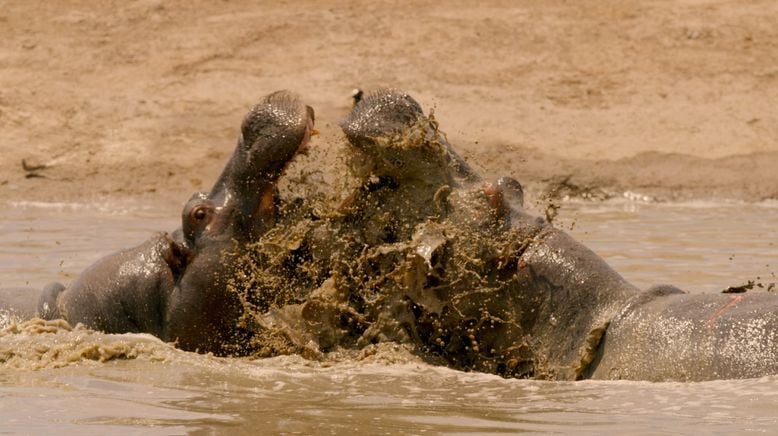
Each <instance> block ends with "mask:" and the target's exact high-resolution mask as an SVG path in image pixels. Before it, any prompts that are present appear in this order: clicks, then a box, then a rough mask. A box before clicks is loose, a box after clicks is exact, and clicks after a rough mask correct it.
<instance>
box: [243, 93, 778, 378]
mask: <svg viewBox="0 0 778 436" xmlns="http://www.w3.org/2000/svg"><path fill="white" fill-rule="evenodd" d="M342 128H343V131H344V134H345V136H346V139H347V141H348V146H349V147H350V153H351V162H350V165H351V171H352V173H353V174H355V175H356V177H357V178H359V179H360V180H361V181H362V182H361V184H360V185H359V186H358V187H357V188H356V189H355V190H354V192H352V193H351V194H350V195H347V196H346V197H345V199H344V201H343V202H342V204H340V205H338V206H337V207H336V208H334V210H333V211H332V212H331V213H329V215H327V216H318V217H313V218H311V216H312V215H314V213H313V212H311V213H308V214H301V215H303V216H307V218H305V219H304V220H300V219H295V220H292V221H294V222H293V223H290V222H287V223H284V222H281V223H280V228H281V229H284V231H277V232H276V231H271V232H269V233H267V234H265V235H264V236H263V238H264V241H263V243H264V245H261V246H259V247H258V248H257V249H258V250H262V249H266V247H279V246H282V245H283V241H287V240H288V239H289V238H290V236H289V232H290V231H298V232H299V233H298V234H296V235H295V236H294V239H295V240H296V241H298V242H296V243H295V244H293V245H292V246H291V247H290V248H289V249H288V251H287V253H286V255H285V256H284V255H283V253H282V254H278V253H276V256H277V257H280V258H283V259H284V260H283V262H285V264H286V265H287V268H286V270H285V271H286V272H284V271H281V270H279V269H273V270H272V273H273V274H286V276H285V277H284V278H283V280H281V281H282V282H287V283H290V284H291V286H294V287H295V288H296V289H298V293H300V292H299V288H301V287H302V288H305V287H307V289H306V290H305V291H304V292H302V293H301V294H302V295H303V297H302V298H298V299H297V300H295V299H290V300H287V301H285V302H284V303H283V304H281V305H278V306H276V307H271V308H269V309H266V308H263V310H261V311H259V313H256V314H254V323H255V326H259V327H260V328H261V330H262V331H263V335H262V340H263V341H267V342H270V343H272V346H271V347H269V349H265V354H274V353H285V352H289V353H302V354H307V355H313V356H316V355H317V353H322V352H327V351H332V350H336V349H344V348H345V349H350V348H351V349H361V348H364V347H368V346H370V345H371V344H375V343H379V342H398V343H406V344H410V345H412V346H413V347H415V348H414V349H415V350H416V351H417V352H418V353H419V354H420V355H422V356H423V357H425V358H427V359H429V360H430V361H431V362H437V363H441V364H445V365H448V366H450V367H453V368H457V369H462V370H475V371H483V372H489V373H494V374H498V375H501V376H505V377H518V378H535V379H547V380H581V379H589V378H591V379H632V380H683V381H699V380H710V379H721V378H743V377H756V376H761V375H767V374H776V373H778V359H777V358H776V357H778V342H776V339H778V338H776V332H778V319H777V318H778V315H776V314H777V313H778V310H777V309H778V296H776V295H774V294H771V293H766V292H763V293H757V292H755V293H749V294H741V295H737V296H731V295H729V294H710V295H709V294H704V295H690V294H686V293H684V292H683V291H681V290H679V289H677V288H675V287H673V286H669V285H659V286H655V287H653V288H651V289H648V290H646V291H641V290H640V289H637V288H636V287H635V286H633V285H631V284H630V283H628V282H627V281H626V280H625V279H624V278H623V277H621V276H620V275H619V274H618V273H617V272H616V271H614V270H613V269H612V268H611V267H610V266H608V265H607V264H606V263H605V262H604V261H603V260H602V259H601V258H600V257H598V256H597V255H596V254H595V253H594V252H592V251H591V250H589V249H588V248H586V247H585V246H583V245H582V244H580V243H578V242H577V241H575V240H574V239H573V238H571V237H570V236H569V235H568V234H566V233H565V232H564V231H562V230H560V229H558V228H556V227H554V226H553V225H551V223H549V222H547V221H546V220H545V219H542V218H538V217H534V216H532V215H531V214H529V213H527V212H526V211H525V210H524V208H523V189H522V187H521V184H520V183H519V182H517V181H516V180H515V179H513V178H510V177H503V178H499V179H497V180H483V179H482V178H481V177H479V176H478V175H477V174H475V173H474V172H473V170H472V169H471V168H470V167H468V166H467V165H466V164H465V163H464V161H463V160H462V159H461V158H460V157H459V156H458V155H457V154H456V153H454V151H453V150H452V147H451V145H450V144H449V143H448V141H447V139H446V137H445V135H444V134H443V133H442V132H441V131H440V130H439V129H438V124H437V122H436V121H435V120H434V118H433V117H428V116H425V115H424V113H423V111H422V109H421V107H420V106H419V104H418V103H417V102H416V101H415V100H414V99H413V98H412V97H410V96H409V95H408V94H406V93H404V92H401V91H397V90H380V91H377V92H374V93H372V94H366V95H363V97H362V99H360V100H359V101H358V102H357V103H356V105H355V106H354V108H353V110H352V112H351V113H350V115H349V116H348V117H347V118H346V120H345V121H344V122H343V123H342ZM301 222H302V223H303V225H302V226H301V225H300V223H301ZM301 227H302V230H299V229H300V228H301ZM274 230H275V229H274ZM290 264H291V267H289V265H290ZM252 267H253V269H254V270H262V268H266V266H265V265H261V264H254V265H253V266H252ZM269 270H270V269H266V270H265V271H269ZM306 275H308V277H307V279H301V278H300V277H301V276H306ZM267 292H280V290H279V289H278V288H275V289H271V290H268V291H267Z"/></svg>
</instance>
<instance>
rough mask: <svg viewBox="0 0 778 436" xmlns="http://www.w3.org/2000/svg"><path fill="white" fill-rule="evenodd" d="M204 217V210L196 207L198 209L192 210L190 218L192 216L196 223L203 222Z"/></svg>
mask: <svg viewBox="0 0 778 436" xmlns="http://www.w3.org/2000/svg"><path fill="white" fill-rule="evenodd" d="M206 215H207V213H206V211H205V208H202V207H198V208H197V209H195V210H194V212H193V213H192V216H193V217H194V219H196V220H197V221H202V220H204V219H205V216H206Z"/></svg>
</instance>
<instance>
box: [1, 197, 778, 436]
mask: <svg viewBox="0 0 778 436" xmlns="http://www.w3.org/2000/svg"><path fill="white" fill-rule="evenodd" d="M5 206H6V207H5V209H4V217H3V219H2V221H0V288H8V287H20V286H22V287H30V288H35V289H39V288H40V287H41V286H43V285H44V284H45V283H47V282H49V281H53V280H59V281H63V282H68V281H69V280H72V279H73V277H74V276H75V275H76V274H78V273H79V272H80V271H81V270H83V269H84V268H85V267H86V266H88V265H89V264H91V263H92V262H93V261H95V260H96V259H98V258H99V257H100V256H102V255H104V254H107V253H109V252H111V251H115V250H117V249H120V248H125V247H129V246H132V245H135V244H137V243H140V242H141V241H143V240H144V239H145V238H147V237H148V236H149V235H150V234H151V233H152V232H154V231H157V230H173V229H174V228H175V227H176V225H177V222H178V221H179V220H178V219H177V215H178V213H177V211H176V209H175V208H163V209H160V208H157V207H152V206H151V205H146V204H140V203H139V204H135V203H127V202H124V203H122V204H121V205H119V204H91V205H79V204H54V203H47V204H30V203H11V204H6V205H5ZM776 223H778V204H777V203H765V204H739V203H685V204H644V203H640V202H633V201H623V202H612V203H605V204H602V203H597V204H592V203H582V204H575V203H565V204H564V205H563V207H562V209H561V211H560V215H559V218H558V220H557V225H559V226H560V227H562V228H565V229H566V230H568V231H570V232H571V233H572V234H573V235H574V236H575V237H576V238H577V239H579V240H580V241H582V242H583V243H584V244H586V245H587V246H589V247H590V248H592V249H593V250H594V251H595V252H597V253H598V254H599V255H601V256H602V257H603V258H605V259H606V261H608V263H610V264H611V265H612V266H613V267H614V268H615V269H616V270H617V271H619V272H620V273H621V274H622V275H624V276H625V277H626V278H627V279H628V280H630V281H632V282H633V283H634V284H636V285H638V286H640V287H641V288H645V287H647V286H650V285H652V284H657V283H673V284H675V285H677V286H679V287H681V288H683V289H685V290H687V291H689V292H719V291H720V290H722V289H724V288H726V287H729V286H737V285H742V284H745V283H747V282H748V281H749V280H751V281H755V282H757V283H761V284H763V285H764V286H765V287H767V286H769V284H770V283H773V282H778V278H776V277H775V275H776V271H778V245H776V244H777V243H778V227H776V225H775V224H776ZM0 323H2V321H0ZM0 348H4V349H6V350H9V349H10V350H14V353H15V355H14V356H13V358H10V359H6V363H5V364H3V365H0V433H11V434H51V433H55V432H56V433H58V434H106V433H110V434H184V433H214V432H216V433H226V432H230V433H237V434H277V433H289V434H312V433H313V434H331V433H332V434H342V433H346V432H355V431H359V432H365V433H370V434H400V433H402V434H437V433H446V434H472V433H488V434H499V433H518V432H532V433H563V434H573V433H574V434H602V433H612V434H657V433H679V434H692V433H694V434H700V433H702V434H710V433H727V434H732V433H752V432H755V433H768V434H773V433H775V432H778V377H765V378H760V379H749V380H724V381H715V382H704V383H647V382H623V381H618V382H592V381H584V382H541V381H528V380H506V379H502V378H499V377H496V376H492V375H485V374H477V373H464V372H458V371H453V370H449V369H446V368H441V367H434V366H430V365H427V364H424V363H421V362H420V361H418V360H417V359H416V358H414V357H413V355H412V354H410V353H409V352H408V351H407V350H405V349H404V348H401V347H392V346H384V347H381V348H377V349H372V350H367V351H365V352H361V353H358V354H352V355H344V356H342V357H341V358H339V359H333V360H335V362H328V363H326V364H323V363H319V362H310V361H306V360H305V359H302V358H300V357H296V356H291V357H278V358H272V359H265V360H246V359H230V358H215V357H212V356H204V355H198V354H194V353H186V352H182V351H179V350H176V349H174V348H172V347H171V346H169V345H167V344H164V343H162V342H160V341H158V340H156V339H155V338H153V337H150V336H147V335H102V334H99V333H96V332H91V331H87V330H80V329H76V330H74V331H70V332H67V331H60V332H59V333H58V334H51V333H30V332H27V333H24V332H23V333H18V334H14V335H6V336H4V337H0ZM116 356H118V357H120V358H114V357H116Z"/></svg>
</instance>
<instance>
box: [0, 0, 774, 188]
mask: <svg viewBox="0 0 778 436" xmlns="http://www.w3.org/2000/svg"><path fill="white" fill-rule="evenodd" d="M776 21H778V3H775V2H770V1H748V2H743V1H736V0H723V1H692V0H684V1H682V2H675V1H642V2H619V1H579V2H564V1H550V2H530V1H527V2H516V1H507V0H506V1H486V2H478V6H474V3H473V2H466V1H450V2H432V1H410V0H408V1H400V2H389V1H385V2H370V4H369V5H359V4H357V2H353V1H352V2H348V1H331V0H327V1H319V2H315V1H310V2H304V1H294V2H254V3H253V4H252V5H251V6H248V5H247V3H246V2H232V1H219V2H212V1H204V0H197V1H191V2H161V1H134V2H119V1H106V2H90V1H78V0H76V1H63V2H56V3H50V2H33V1H18V0H17V1H8V2H4V3H3V8H2V10H0V39H2V40H3V41H4V42H3V46H2V48H0V199H8V200H20V199H26V200H36V201H52V200H58V201H59V200H68V201H90V200H92V199H96V198H103V197H122V196H133V197H149V198H150V199H152V200H159V201H183V200H184V199H185V198H186V197H188V194H189V193H190V192H193V191H196V190H202V189H207V188H209V187H210V183H211V182H212V181H213V180H214V179H215V177H216V175H217V174H218V172H219V171H220V169H221V167H222V166H223V164H224V162H225V161H226V159H227V157H228V155H229V153H230V152H231V150H232V147H233V146H234V141H235V138H236V136H237V131H238V126H239V123H240V120H241V119H242V117H243V114H244V113H245V112H246V111H247V109H248V108H249V107H250V106H251V105H252V103H253V102H255V101H257V100H258V99H259V98H260V97H261V96H262V95H264V94H267V93H269V92H271V91H273V90H277V89H282V88H287V89H291V90H294V91H295V92H297V93H299V94H300V95H301V96H303V98H304V99H305V100H306V101H307V102H308V103H309V104H310V105H311V106H313V107H314V108H315V109H316V112H317V122H318V127H319V128H320V130H321V131H322V134H321V135H320V136H318V137H317V138H315V142H314V148H313V150H312V153H311V155H310V156H308V157H306V158H303V159H300V162H298V165H297V166H298V167H299V168H298V169H297V170H296V171H299V172H305V171H310V169H311V168H314V167H315V166H318V167H325V168H321V169H322V171H325V172H326V171H327V168H326V167H327V166H328V165H330V164H331V163H332V162H334V161H333V159H332V156H334V154H335V153H333V151H334V150H337V148H338V147H341V146H342V140H341V138H340V136H339V132H338V129H337V121H338V120H339V119H340V118H341V117H343V115H344V114H345V113H346V112H347V111H348V109H349V106H350V103H351V102H350V98H349V94H350V91H351V90H352V89H353V88H354V87H357V86H359V87H363V88H370V87H377V86H396V87H399V88H402V89H405V90H408V91H409V92H411V93H412V94H413V95H414V96H416V97H417V99H418V100H419V101H420V102H422V105H423V106H424V107H426V108H434V111H435V116H436V117H437V119H438V120H439V121H440V125H441V128H442V130H444V131H445V132H447V133H448V136H449V139H450V140H451V142H452V143H453V144H455V146H456V148H457V149H458V150H459V151H460V152H461V154H462V155H464V156H465V157H466V158H467V159H468V161H470V162H471V163H472V164H473V165H474V166H475V167H476V168H478V169H480V170H481V171H482V172H483V173H484V174H487V175H495V176H498V175H513V176H514V177H516V178H517V179H519V180H521V181H522V182H524V183H525V184H527V185H529V186H530V187H532V188H533V189H535V191H536V192H541V191H544V190H548V189H553V188H561V189H559V191H560V192H561V193H562V194H563V195H564V194H565V193H567V194H570V193H571V194H575V195H585V196H592V197H595V198H603V197H607V196H609V195H622V193H623V192H625V191H631V192H635V193H638V194H640V195H648V196H651V197H654V198H657V199H660V200H666V199H688V198H726V199H742V200H747V201H759V200H763V199H769V198H778V171H776V170H775V169H776V168H778V106H777V105H776V104H775V102H776V101H778V86H776V85H778V67H776V65H775V62H774V60H775V59H776V58H778V44H776V43H775V41H776V40H778V28H776V27H775V25H774V23H775V22H776ZM23 159H24V160H25V162H26V163H27V169H24V168H23V166H22V160H23ZM39 166H45V168H42V169H40V168H39V169H35V167H39Z"/></svg>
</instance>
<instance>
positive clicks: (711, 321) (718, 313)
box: [708, 295, 746, 330]
mask: <svg viewBox="0 0 778 436" xmlns="http://www.w3.org/2000/svg"><path fill="white" fill-rule="evenodd" d="M745 298H746V297H745V296H743V295H738V296H734V297H732V299H731V300H729V302H728V303H727V304H725V305H723V306H721V307H720V308H719V309H718V310H716V312H715V313H714V314H713V316H711V317H710V319H708V330H712V329H713V326H715V325H716V320H717V319H719V318H720V317H721V315H723V314H724V312H726V311H727V309H729V308H730V307H732V306H734V305H735V304H737V303H738V302H740V301H743V300H745Z"/></svg>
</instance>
